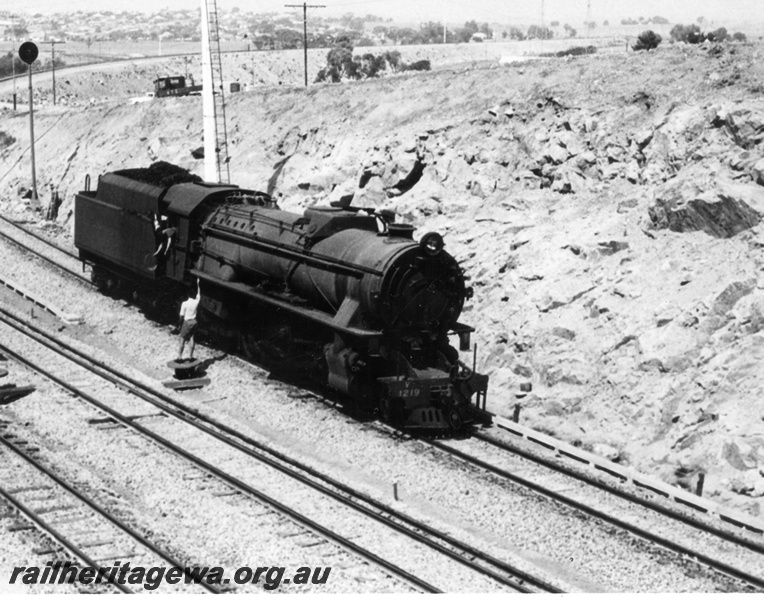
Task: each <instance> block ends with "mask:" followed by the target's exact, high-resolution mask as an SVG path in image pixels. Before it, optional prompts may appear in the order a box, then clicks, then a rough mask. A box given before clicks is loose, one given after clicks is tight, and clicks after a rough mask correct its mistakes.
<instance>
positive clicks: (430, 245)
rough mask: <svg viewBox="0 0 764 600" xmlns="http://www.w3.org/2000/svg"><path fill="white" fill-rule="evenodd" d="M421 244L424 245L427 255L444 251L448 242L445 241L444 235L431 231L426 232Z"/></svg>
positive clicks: (420, 241) (423, 248) (434, 254)
mask: <svg viewBox="0 0 764 600" xmlns="http://www.w3.org/2000/svg"><path fill="white" fill-rule="evenodd" d="M419 245H420V246H421V247H422V250H424V252H425V254H427V256H437V255H438V254H440V253H441V252H442V251H443V246H445V245H446V244H445V242H444V241H443V236H442V235H440V234H439V233H435V232H430V233H425V234H424V235H423V236H422V239H421V240H419Z"/></svg>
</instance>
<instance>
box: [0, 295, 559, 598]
mask: <svg viewBox="0 0 764 600" xmlns="http://www.w3.org/2000/svg"><path fill="white" fill-rule="evenodd" d="M0 313H2V314H1V316H0V320H1V321H2V322H4V323H5V324H6V325H10V326H12V327H14V328H15V329H16V331H17V332H23V333H24V335H31V336H32V337H34V339H36V340H37V341H38V342H39V343H43V344H44V345H45V346H46V347H48V348H49V349H50V350H54V349H55V351H56V352H57V353H59V352H60V353H63V354H65V355H67V360H73V361H74V362H76V363H77V364H79V365H80V366H81V367H84V368H87V369H88V370H89V371H91V372H95V373H96V374H97V375H98V377H99V378H102V379H104V380H107V381H109V382H110V383H111V384H113V385H117V386H119V387H122V388H123V389H126V390H128V391H129V392H130V393H131V394H133V395H134V396H136V397H138V398H140V399H141V400H143V401H145V402H150V403H151V404H152V405H153V406H154V407H156V408H157V409H159V410H161V411H162V413H163V414H166V415H168V416H171V417H174V418H175V419H177V420H180V421H182V422H183V423H185V424H186V425H190V426H192V427H194V428H195V429H196V431H197V432H199V431H201V432H203V433H204V434H206V435H208V436H211V437H213V438H214V439H215V440H217V441H219V442H222V443H224V444H226V446H228V447H229V448H231V449H233V450H235V451H236V452H239V453H242V454H245V455H246V456H247V457H249V458H253V459H256V460H257V461H259V462H260V463H262V464H264V465H267V467H268V468H270V469H273V470H277V471H279V472H280V473H282V474H284V475H286V476H288V477H289V478H291V479H292V480H297V481H299V482H300V483H301V484H303V485H305V486H307V487H309V488H311V489H312V490H315V491H317V492H319V493H320V494H322V495H323V496H325V497H327V498H330V499H331V500H333V501H334V502H336V503H340V504H342V505H344V506H345V507H348V508H349V509H350V510H352V511H353V512H354V513H356V514H359V515H363V517H364V518H366V519H371V520H374V521H375V522H376V523H378V524H380V525H381V526H383V527H384V528H386V529H388V530H390V529H391V530H393V531H394V532H395V533H396V534H401V535H403V536H405V537H406V538H408V539H410V540H413V541H414V542H415V543H417V544H421V545H422V546H424V547H426V548H429V549H430V550H432V551H435V552H436V553H438V554H440V555H443V556H445V557H448V559H449V560H450V561H453V562H455V563H458V564H460V565H462V566H463V567H464V568H467V569H469V570H472V571H474V572H476V573H479V574H480V576H481V577H485V578H488V579H490V580H492V581H493V582H496V584H497V585H499V586H500V587H506V588H510V589H514V590H516V591H520V592H533V591H542V592H556V591H560V589H559V588H558V587H556V586H555V585H553V584H551V583H549V582H547V581H545V580H543V579H541V578H539V577H538V576H536V575H534V574H533V573H528V572H526V571H524V570H522V569H521V568H519V567H514V566H512V565H510V564H508V563H507V561H505V560H500V559H498V558H496V557H494V556H491V555H490V554H488V553H485V552H482V551H480V550H479V549H477V548H474V547H472V546H469V545H468V544H465V543H462V542H460V541H459V540H456V539H454V538H453V537H451V536H448V535H446V534H444V533H442V532H439V531H437V530H436V529H434V528H433V527H430V526H428V525H427V524H426V523H423V522H421V521H418V520H416V519H413V518H411V517H409V516H407V515H405V514H403V513H401V512H399V511H395V510H394V509H391V508H389V507H387V506H386V505H384V504H383V503H381V502H379V501H376V500H375V499H373V498H371V497H369V496H367V495H365V494H362V493H360V492H358V491H356V490H353V489H352V488H351V487H349V486H347V485H344V484H342V483H340V482H338V481H336V480H333V479H331V478H329V477H327V476H325V475H322V474H321V473H319V472H318V471H317V470H315V469H312V468H310V467H308V466H306V465H303V464H301V463H299V462H298V461H295V460H292V459H290V458H289V457H287V456H285V455H283V454H280V453H278V452H276V451H275V450H273V449H271V448H268V447H267V446H265V445H264V444H261V443H259V442H257V441H256V440H254V439H252V438H249V437H247V436H244V435H242V434H241V433H239V432H237V431H235V430H234V429H232V428H230V427H227V426H225V425H224V424H222V423H219V422H216V421H214V420H212V419H210V418H209V417H205V416H204V415H201V414H199V413H198V412H195V411H191V410H189V408H188V407H186V406H184V405H182V404H180V403H178V402H177V401H176V400H174V399H173V398H171V397H169V396H167V395H165V394H162V393H159V392H156V391H154V390H152V389H151V387H150V386H147V385H145V384H143V383H141V382H139V381H137V380H135V379H133V378H132V377H130V376H129V375H127V374H124V373H120V372H119V371H118V370H116V369H114V368H112V367H109V366H108V365H106V364H104V363H102V362H100V361H97V360H94V359H92V358H91V357H89V356H87V355H86V354H85V353H84V352H81V351H79V350H77V349H75V348H73V347H72V346H70V345H68V344H67V343H66V342H64V341H63V340H60V339H58V338H57V336H55V335H52V334H49V333H47V332H44V331H42V330H41V329H39V328H37V327H34V326H32V325H31V324H23V323H22V321H21V320H20V319H17V318H15V317H13V316H12V315H11V314H10V313H8V312H7V311H5V310H2V309H0ZM7 353H8V354H9V355H11V356H13V357H14V358H16V359H17V360H20V361H22V362H25V364H27V366H29V367H31V368H34V369H36V370H38V372H43V373H45V372H46V371H48V370H49V369H40V367H38V366H36V365H35V364H34V363H32V362H29V361H25V360H24V359H23V358H22V357H21V356H20V355H19V354H18V353H16V352H14V351H11V350H10V349H8V350H7ZM50 362H51V361H50V360H47V361H46V363H50ZM45 374H46V376H47V377H49V378H50V379H52V380H54V381H56V382H57V383H58V384H59V385H63V386H64V387H66V388H67V389H68V390H69V391H71V392H72V393H76V394H77V395H79V396H80V397H82V398H83V399H85V400H86V401H88V402H89V403H91V404H92V405H94V406H96V407H97V408H99V410H102V411H103V412H106V413H107V414H108V415H109V416H110V417H111V418H113V419H114V420H115V421H118V422H120V423H121V424H123V425H125V426H128V427H131V428H133V429H135V430H136V431H138V432H140V433H141V434H143V435H144V436H147V437H149V438H150V439H152V440H154V441H155V442H157V443H159V444H161V445H162V446H164V447H165V448H167V449H169V450H171V451H173V452H174V453H176V454H180V455H181V456H183V457H184V458H185V459H186V460H189V461H191V462H193V463H194V464H195V465H197V466H198V467H200V468H202V469H204V470H206V471H207V472H209V473H212V474H214V475H215V476H216V477H218V478H220V479H221V480H223V481H225V482H226V483H227V484H228V485H230V486H231V487H233V488H235V489H237V490H239V491H241V492H243V493H245V494H247V495H249V496H251V497H254V498H256V499H257V500H258V501H260V502H264V503H267V504H268V505H269V506H271V507H272V508H275V509H276V510H278V511H279V512H280V513H282V514H284V515H285V516H287V517H289V518H290V519H291V520H293V521H295V522H298V523H300V524H302V525H303V526H305V527H307V528H308V529H310V530H312V531H314V532H315V533H317V534H318V535H320V536H322V537H324V538H326V539H329V540H331V541H333V542H334V543H336V544H338V545H340V546H342V547H344V548H345V549H346V550H349V551H351V552H353V553H355V554H357V555H359V556H363V557H364V558H365V559H366V560H370V561H372V562H374V563H375V564H379V565H381V566H382V567H383V568H384V569H385V570H386V571H388V572H390V573H393V574H394V575H395V576H397V577H399V578H402V579H405V580H407V581H409V582H410V583H411V585H412V586H413V587H415V588H416V589H421V590H425V591H437V588H436V587H435V586H434V585H430V584H427V583H426V582H424V581H422V580H420V579H418V578H416V577H413V576H411V575H410V574H408V573H406V571H405V570H404V569H402V568H401V567H397V566H395V565H394V564H392V563H390V562H388V561H384V560H383V559H380V557H378V556H375V555H374V554H372V553H370V552H368V551H366V550H364V549H363V548H361V547H359V546H357V545H356V544H354V543H352V542H349V541H348V540H347V539H343V538H342V537H341V536H338V535H337V534H335V533H334V532H331V531H329V530H327V529H326V528H325V527H323V526H321V525H319V524H318V523H316V522H315V521H311V520H309V519H306V518H305V517H303V516H302V515H300V514H298V513H296V512H295V511H294V510H292V509H290V508H288V507H287V506H285V505H284V504H282V503H280V502H278V501H276V500H274V499H273V498H271V497H268V496H266V495H264V494H263V493H262V492H260V491H258V490H255V489H254V488H252V487H251V486H250V485H248V484H246V483H244V482H243V481H241V480H240V479H238V478H237V477H234V476H232V475H230V474H229V473H227V472H225V471H223V470H221V469H219V468H217V467H215V466H213V465H212V464H210V463H208V462H206V461H204V460H201V459H199V458H198V456H197V455H193V454H190V453H188V452H187V451H185V450H183V449H182V448H180V447H179V446H177V445H175V444H174V443H173V442H171V441H169V440H167V439H165V438H163V437H161V436H157V434H155V433H154V432H152V431H151V430H149V429H147V428H145V427H143V426H141V425H138V424H137V423H135V422H134V421H133V420H131V419H129V417H127V416H126V415H124V414H120V413H119V412H117V411H116V410H114V409H113V408H111V407H109V406H107V405H106V404H103V403H102V402H99V401H98V400H96V399H95V398H93V397H92V396H90V395H89V394H87V393H86V392H83V390H82V389H79V386H72V385H71V384H67V383H66V381H64V380H63V379H62V378H61V377H59V376H56V375H54V374H52V373H50V372H48V373H45Z"/></svg>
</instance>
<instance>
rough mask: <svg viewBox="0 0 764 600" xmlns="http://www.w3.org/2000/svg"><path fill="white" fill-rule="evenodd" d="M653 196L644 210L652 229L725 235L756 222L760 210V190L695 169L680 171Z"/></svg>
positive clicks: (763, 209) (763, 210)
mask: <svg viewBox="0 0 764 600" xmlns="http://www.w3.org/2000/svg"><path fill="white" fill-rule="evenodd" d="M654 197H655V202H654V204H653V205H652V206H651V207H650V208H648V213H649V216H650V220H651V221H652V223H653V226H654V227H655V228H656V229H670V230H671V231H677V232H685V231H705V232H706V233H707V234H709V235H711V236H713V237H717V238H729V237H732V236H734V235H736V234H738V233H740V232H741V231H745V230H746V229H750V228H751V227H754V226H756V225H757V224H758V223H759V221H761V218H762V214H764V190H761V191H760V188H759V189H757V188H756V187H755V186H751V185H745V184H739V183H734V182H732V181H731V180H728V179H726V178H724V177H720V176H719V177H717V176H715V174H714V173H708V172H701V171H700V170H699V169H689V170H685V171H683V172H682V174H681V175H679V176H678V177H676V178H674V179H672V180H670V181H668V182H666V183H665V184H663V185H662V186H660V187H659V188H658V189H657V190H656V192H655V196H654Z"/></svg>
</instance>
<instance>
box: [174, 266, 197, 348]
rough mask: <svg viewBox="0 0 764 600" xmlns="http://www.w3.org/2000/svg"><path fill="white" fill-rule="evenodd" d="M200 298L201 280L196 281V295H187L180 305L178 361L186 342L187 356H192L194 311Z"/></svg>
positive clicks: (194, 329) (194, 328) (194, 325)
mask: <svg viewBox="0 0 764 600" xmlns="http://www.w3.org/2000/svg"><path fill="white" fill-rule="evenodd" d="M201 298H202V282H201V281H200V280H197V282H196V297H195V298H194V297H193V296H189V298H188V300H186V301H185V302H184V303H183V304H181V305H180V350H179V352H178V361H181V360H183V349H184V348H185V347H186V342H188V357H189V359H192V358H194V345H195V342H194V334H195V333H196V311H197V310H198V308H199V301H200V300H201Z"/></svg>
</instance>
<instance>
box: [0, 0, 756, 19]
mask: <svg viewBox="0 0 764 600" xmlns="http://www.w3.org/2000/svg"><path fill="white" fill-rule="evenodd" d="M217 2H218V7H220V8H223V9H230V8H232V7H234V6H238V7H239V8H240V9H241V10H242V11H249V12H279V11H282V10H287V9H285V8H284V4H299V1H296V0H217ZM309 3H310V4H324V5H326V8H313V9H310V12H316V13H319V11H320V14H322V15H326V16H339V15H342V14H344V13H347V12H352V13H354V14H355V15H359V16H360V15H366V14H373V15H378V16H382V17H385V18H393V19H394V20H396V21H407V22H424V21H441V20H444V19H445V20H446V21H447V22H450V23H457V24H462V23H463V22H464V21H467V20H470V19H475V20H477V21H478V22H484V21H487V22H492V23H512V22H520V23H534V22H536V23H541V15H542V5H543V11H544V22H545V23H548V22H549V21H552V20H558V21H561V22H570V23H571V24H575V23H582V22H583V21H584V20H585V19H586V16H587V3H590V4H591V13H590V14H591V15H592V17H591V18H592V20H594V21H597V22H602V21H603V20H605V19H607V20H609V21H611V22H613V21H615V22H620V20H621V19H622V18H625V17H640V16H642V17H645V18H647V17H652V16H656V15H660V16H663V17H666V18H667V19H669V21H671V22H674V23H677V22H679V23H689V22H694V21H695V20H696V19H697V18H698V17H700V16H703V17H705V18H706V19H707V20H709V21H714V22H717V23H719V24H725V23H730V24H732V23H736V22H737V23H739V22H747V21H757V22H758V21H761V20H763V19H764V0H480V1H477V2H476V1H475V0H414V1H412V0H310V2H309ZM200 4H201V0H130V2H125V1H124V0H2V2H1V3H0V10H10V11H12V12H17V13H20V14H23V13H34V12H41V13H53V12H65V11H66V12H68V11H77V10H83V11H91V10H93V11H94V10H111V11H115V12H116V11H122V10H128V11H145V12H155V11H158V10H161V9H163V8H168V9H182V8H192V9H193V8H197V7H198V6H200Z"/></svg>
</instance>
